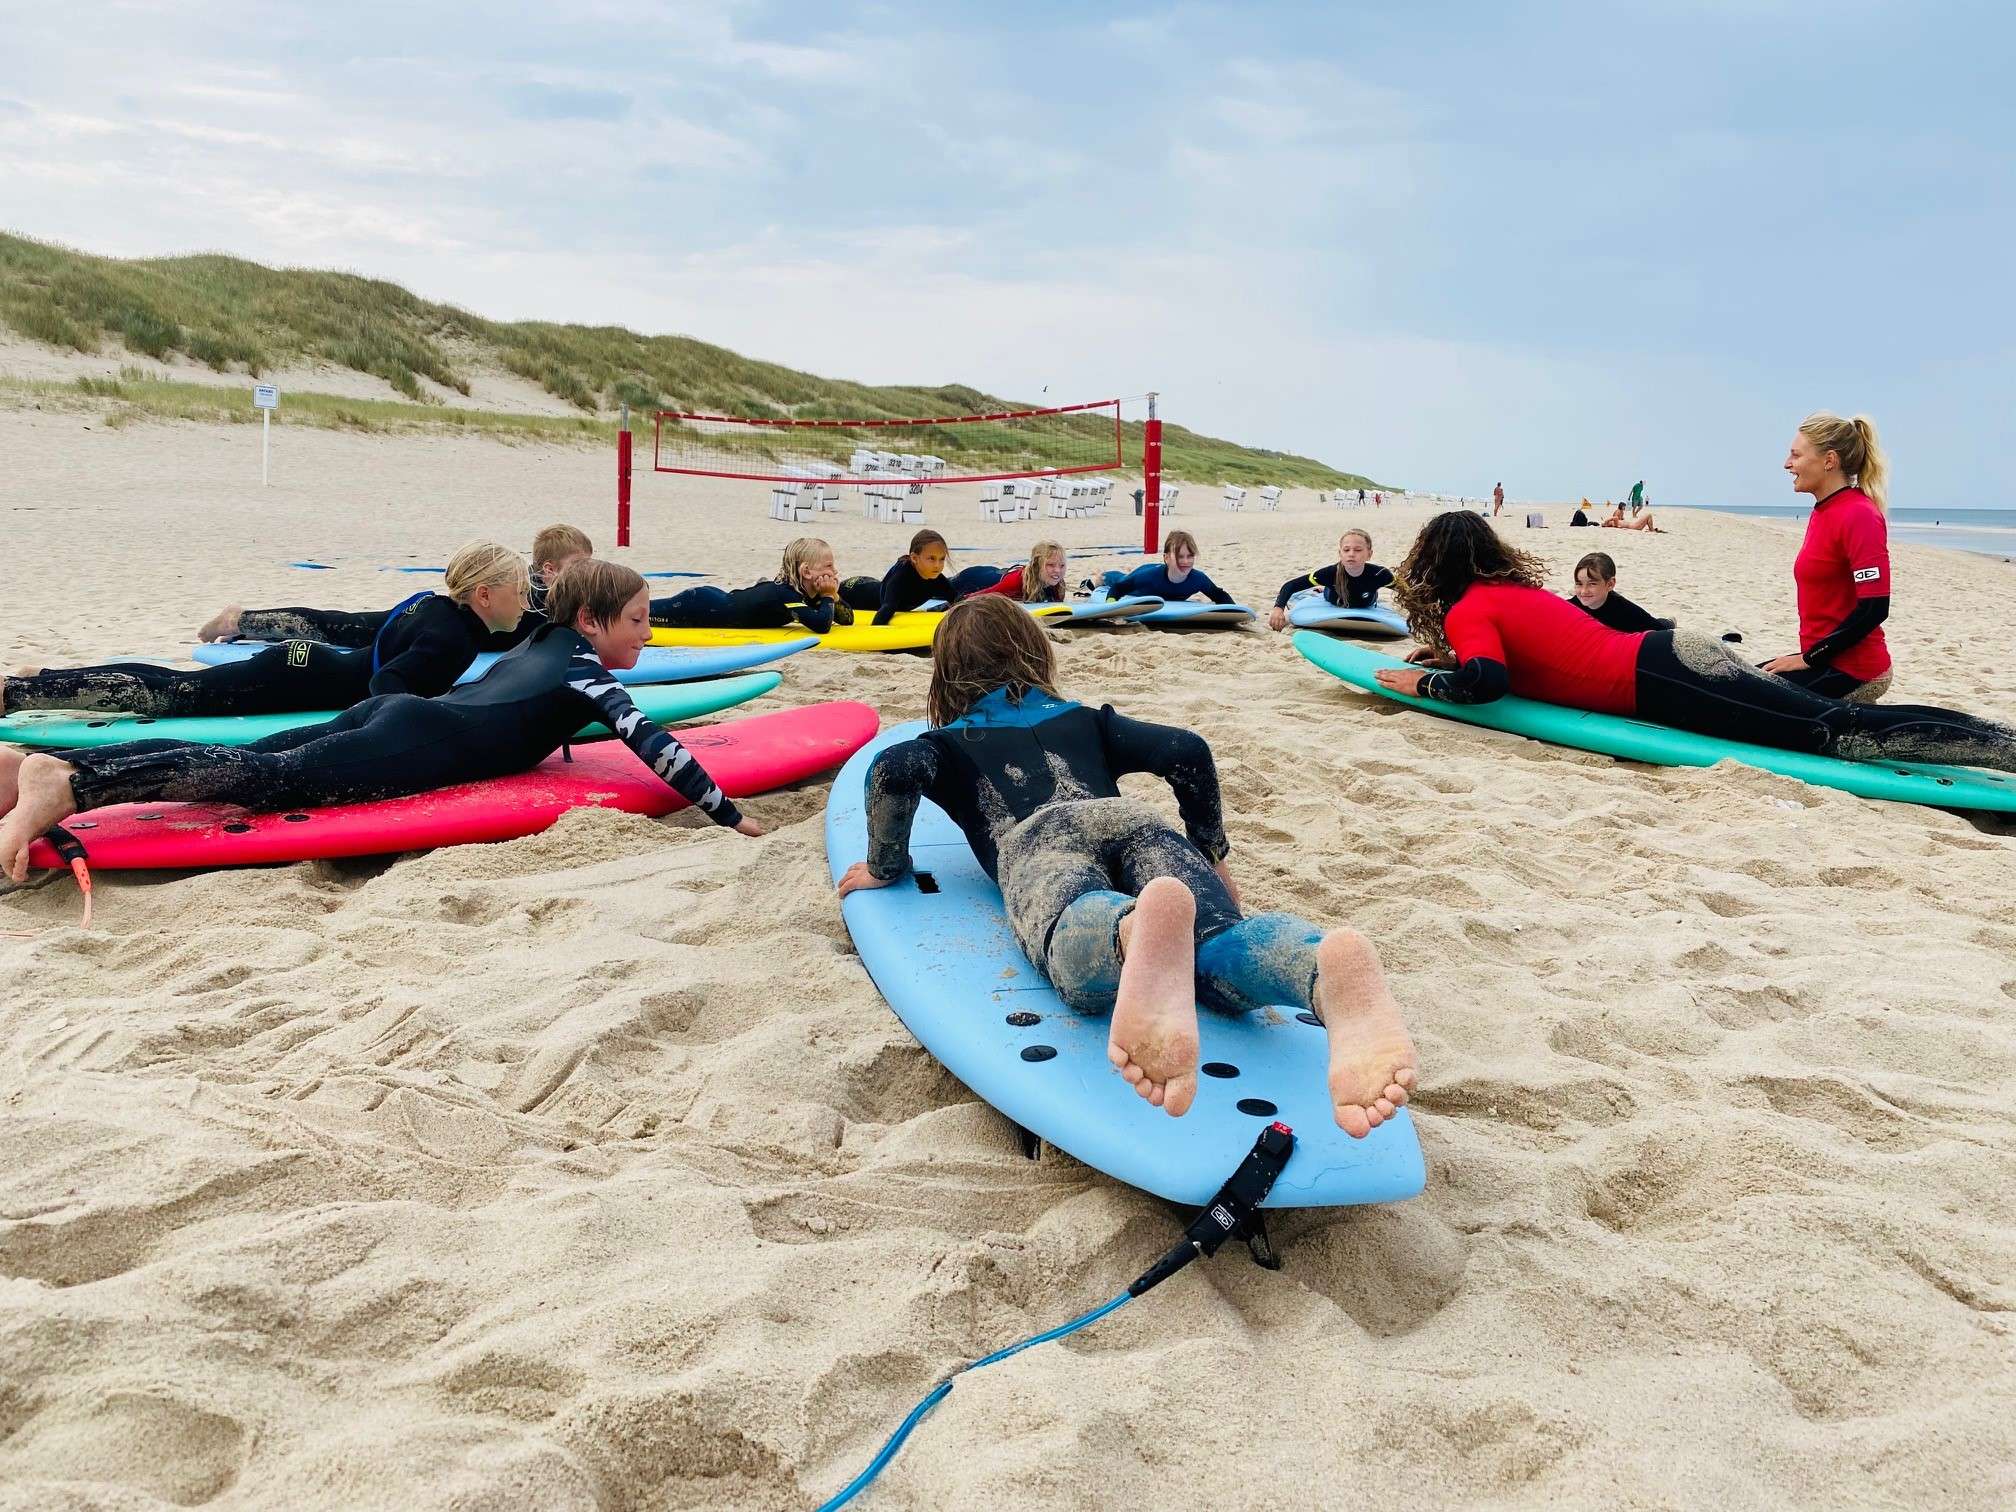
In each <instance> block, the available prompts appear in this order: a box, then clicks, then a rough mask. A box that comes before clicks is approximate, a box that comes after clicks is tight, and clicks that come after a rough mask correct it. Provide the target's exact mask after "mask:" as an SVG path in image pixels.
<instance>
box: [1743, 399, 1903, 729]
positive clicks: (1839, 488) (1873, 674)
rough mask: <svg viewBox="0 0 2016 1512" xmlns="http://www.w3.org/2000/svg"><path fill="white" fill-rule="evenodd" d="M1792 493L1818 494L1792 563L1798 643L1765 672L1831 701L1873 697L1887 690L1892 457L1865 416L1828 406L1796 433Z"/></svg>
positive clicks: (1788, 467) (1789, 463) (1790, 456)
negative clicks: (1836, 411)
mask: <svg viewBox="0 0 2016 1512" xmlns="http://www.w3.org/2000/svg"><path fill="white" fill-rule="evenodd" d="M1785 471H1787V472H1788V473H1790V474H1791V475H1792V488H1793V490H1794V492H1797V493H1803V494H1811V495H1812V496H1813V512H1812V514H1810V515H1808V516H1807V517H1806V536H1805V539H1804V540H1802V541H1801V542H1800V544H1799V554H1798V556H1796V557H1794V558H1793V560H1792V580H1793V583H1794V585H1795V586H1796V588H1797V590H1798V599H1799V650H1798V651H1796V652H1793V653H1791V654H1789V655H1786V656H1778V657H1773V658H1772V659H1771V660H1770V661H1767V662H1765V663H1764V670H1765V671H1766V672H1770V673H1774V674H1775V675H1777V676H1779V677H1782V678H1784V679H1786V680H1787V681H1788V682H1794V683H1797V684H1798V685H1799V686H1800V687H1802V688H1810V689H1811V690H1812V691H1813V692H1815V693H1824V694H1826V695H1828V696H1829V697H1830V698H1846V699H1851V700H1854V701H1855V702H1858V703H1860V702H1874V701H1875V700H1876V699H1878V698H1881V697H1882V696H1883V695H1884V694H1885V693H1886V692H1888V691H1889V688H1890V678H1891V667H1890V647H1889V645H1888V644H1887V643H1886V642H1885V640H1884V638H1883V628H1882V627H1883V622H1884V621H1885V620H1886V619H1888V618H1889V617H1890V533H1889V527H1888V521H1887V519H1886V505H1887V496H1888V485H1889V479H1890V465H1889V460H1888V459H1887V458H1886V457H1885V456H1884V455H1883V448H1882V446H1881V444H1880V443H1879V442H1878V441H1877V439H1876V425H1875V422H1874V421H1872V420H1871V419H1870V418H1869V417H1868V416H1867V415H1857V416H1856V417H1855V418H1854V419H1852V420H1843V419H1842V418H1841V417H1840V416H1839V415H1830V414H1828V413H1827V412H1826V411H1824V410H1822V411H1820V412H1819V413H1817V414H1812V415H1808V416H1807V417H1806V418H1805V419H1804V420H1802V421H1801V422H1800V424H1799V429H1798V430H1797V431H1796V432H1795V433H1794V434H1793V437H1792V447H1791V450H1790V451H1789V452H1788V453H1787V454H1786V457H1785Z"/></svg>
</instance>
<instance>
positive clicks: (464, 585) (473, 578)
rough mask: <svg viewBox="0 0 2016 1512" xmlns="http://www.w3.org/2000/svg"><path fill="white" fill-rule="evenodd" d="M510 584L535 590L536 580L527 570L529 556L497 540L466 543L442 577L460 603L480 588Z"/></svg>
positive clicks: (453, 597) (465, 601)
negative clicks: (526, 557)
mask: <svg viewBox="0 0 2016 1512" xmlns="http://www.w3.org/2000/svg"><path fill="white" fill-rule="evenodd" d="M510 583H516V584H517V585H518V586H519V588H520V589H521V590H523V591H525V592H530V591H531V585H532V580H531V575H530V574H529V573H527V572H526V570H525V559H524V558H523V557H521V556H519V555H518V553H517V552H515V551H513V550H512V549H511V548H510V547H508V546H499V545H498V544H497V543H496V542H495V541H474V542H471V543H470V544H469V545H467V546H464V547H463V548H462V549H461V550H460V551H458V552H456V553H455V555H453V556H452V557H450V558H449V559H448V570H447V571H446V572H445V573H443V574H442V580H441V585H442V586H443V587H444V588H446V589H447V590H448V597H450V598H451V599H453V600H455V602H456V603H458V604H467V603H468V602H469V595H470V594H472V593H474V592H475V591H476V590H477V589H478V588H502V587H504V586H506V585H507V584H510Z"/></svg>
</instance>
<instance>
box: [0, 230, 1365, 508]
mask: <svg viewBox="0 0 2016 1512" xmlns="http://www.w3.org/2000/svg"><path fill="white" fill-rule="evenodd" d="M0 324H5V325H7V326H11V327H12V328H13V329H14V330H16V331H18V332H20V333H21V334H23V335H25V336H28V337H31V338H33V339H35V340H37V341H42V342H46V343H49V344H50V345H53V346H60V347H69V348H73V349H75V350H77V351H81V352H95V351H98V350H99V349H100V345H101V343H103V342H105V341H107V340H114V339H116V340H118V341H120V342H122V343H123V344H124V345H125V346H126V348H127V349H128V350H130V351H133V352H137V353H142V354H145V355H146V356H149V357H154V358H158V359H168V358H171V357H181V358H186V359H187V360H189V361H192V362H197V363H201V364H204V365H206V366H208V367H210V368H212V369H214V370H216V371H218V372H240V371H242V372H245V373H247V374H259V373H263V372H267V371H270V370H271V369H273V368H276V367H279V366H282V365H284V364H287V363H290V362H299V361H322V362H327V363H330V364H332V365H334V366H337V367H344V368H351V369H354V370H355V371H357V372H360V373H367V374H370V375H371V376H373V377H376V378H380V379H383V380H384V381H385V382H386V383H388V384H389V385H391V387H392V388H393V389H394V390H396V391H397V392H398V393H400V394H403V395H405V396H406V401H405V402H402V401H398V400H390V399H387V400H358V399H344V398H340V397H338V396H334V395H327V394H300V393H291V392H290V393H289V395H288V396H287V404H288V407H289V408H288V418H289V420H290V421H292V422H294V423H302V422H304V421H305V422H306V423H309V424H318V425H341V426H352V427H356V428H360V429H385V430H391V429H411V428H415V427H426V428H440V429H444V430H453V431H466V432H471V433H486V434H504V435H517V436H522V437H524V438H526V439H532V438H535V437H536V438H539V439H559V438H566V437H576V438H580V439H583V440H586V439H589V438H600V437H605V436H607V435H608V434H609V433H610V432H611V430H612V429H613V416H614V412H615V411H616V409H617V407H618V406H619V405H623V404H628V405H629V406H630V407H631V408H632V409H633V410H637V411H649V410H653V409H679V410H686V411H695V412H702V413H708V414H722V415H734V416H739V417H744V418H765V419H807V420H810V419H842V418H845V419H859V420H870V419H891V420H901V419H917V418H923V417H929V416H942V415H958V414H987V413H993V412H998V411H1001V410H1011V409H1021V408H1026V407H1027V406H1026V405H1025V404H1022V403H1018V402H1016V401H1012V400H1006V399H1000V398H996V397H994V396H992V395H989V394H983V393H981V392H979V391H978V390H976V389H971V388H967V387H964V386H961V385H947V386H943V387H938V388H924V387H913V386H907V385H889V386H876V385H871V384H863V383H850V382H847V381H844V380H840V379H832V378H820V377H816V376H814V375H813V374H810V373H800V372H796V371H794V370H793V369H791V368H787V367H780V366H779V365H777V364H775V363H769V362H757V361H753V360H751V359H750V358H747V357H743V356H740V355H738V354H737V353H734V352H730V351H727V350H726V349H724V348H722V347H717V346H711V345H709V344H708V343H706V342H704V341H695V340H693V339H692V338H690V337H685V336H640V335H638V334H637V333H636V332H634V331H630V330H626V329H625V328H623V327H621V326H579V325H556V324H553V323H551V322H548V321H494V320H485V319H483V318H482V317H481V316H478V315H472V314H470V313H469V312H468V311H466V310H459V309H456V308H455V307H454V306H452V305H444V304H435V303H432V302H430V301H428V300H424V299H421V298H419V297H417V296H416V295H414V294H412V293H410V292H408V291H407V290H405V289H402V288H400V287H399V286H398V285H396V284H391V283H386V282H384V281H383V280H379V279H370V278H363V277H359V276H358V275H356V274H352V273H333V272H323V271H317V270H311V269H302V268H268V267H264V266H262V265H260V264H258V263H252V262H246V261H244V260H243V259H240V258H235V257H225V256H222V255H219V254H207V253H206V254H202V255H198V256H192V257H152V258H135V259H121V258H110V257H95V256H92V255H90V254H88V253H83V252H74V251H71V250H70V249H68V248H65V247H59V246H55V245H52V244H50V243H46V242H38V241H31V240H29V239H27V238H24V237H18V236H9V235H6V234H4V233H0ZM485 367H496V368H502V369H504V370H506V371H508V372H511V373H515V374H517V375H519V376H520V377H522V378H526V379H529V380H530V381H532V382H534V383H536V384H538V385H540V386H541V387H542V388H544V389H545V390H546V391H547V392H548V393H550V394H553V395H555V396H556V397H557V398H559V399H561V400H563V401H565V402H566V403H567V404H569V405H572V406H573V407H574V408H575V410H577V411H578V412H579V417H580V418H579V419H576V420H570V419H567V418H564V417H552V416H548V417H536V416H523V415H510V414H501V413H498V412H496V411H487V410H472V409H466V408H451V407H449V406H447V405H444V404H440V403H437V402H431V401H430V400H429V398H428V395H429V393H430V389H429V388H428V387H426V386H424V385H423V381H422V380H425V381H426V384H432V385H438V386H439V387H440V388H443V389H452V390H454V391H455V392H457V393H460V394H465V395H466V394H468V393H469V392H470V379H469V374H470V373H472V372H475V371H478V370H479V369H481V368H485ZM94 384H96V385H97V386H96V388H94V387H93V385H94ZM112 386H113V387H114V388H116V389H117V390H118V392H116V393H108V392H102V391H100V390H102V389H103V384H102V383H98V381H96V380H87V381H86V382H85V383H84V384H81V385H78V386H70V385H61V386H58V387H61V388H63V389H65V390H66V392H67V394H68V395H70V396H77V397H85V398H95V399H99V400H111V401H113V402H114V404H115V405H116V406H117V407H116V408H115V409H114V410H113V419H114V422H115V423H119V422H121V421H123V420H131V419H136V418H140V417H141V416H147V417H155V418H162V419H228V420H235V419H239V418H250V416H249V414H248V415H243V416H241V414H240V413H239V412H240V411H241V410H243V409H244V403H243V400H242V398H240V397H238V396H235V395H232V394H230V393H229V391H221V392H220V391H219V390H217V389H216V388H214V387H210V386H206V385H203V384H195V383H177V382H174V381H170V380H162V379H158V378H152V377H149V376H147V375H145V374H144V373H140V372H138V371H136V370H128V372H127V373H125V374H124V375H122V377H121V378H120V379H119V380H118V381H117V382H116V384H113V385H112ZM11 387H14V388H17V389H18V388H20V387H22V386H21V385H18V384H16V385H11ZM29 387H31V388H35V389H37V390H38V391H42V392H45V393H51V394H52V397H53V391H52V390H51V386H49V385H29ZM1110 428H1111V420H1110V418H1109V419H1106V420H1101V419H1099V418H1098V417H1096V416H1087V417H1085V418H1083V419H1081V420H1076V421H1072V422H1069V423H1059V422H1048V423H1046V425H1045V426H1044V427H1042V428H1040V430H1036V431H1032V432H1031V433H1029V434H1025V435H1021V436H1017V437H1015V438H1014V445H1015V447H1016V449H1017V453H1018V455H1021V456H1027V455H1029V454H1030V453H1031V452H1032V451H1033V452H1034V453H1036V454H1037V455H1039V456H1042V457H1045V458H1047V459H1048V460H1050V461H1051V462H1053V463H1054V462H1058V461H1062V460H1065V459H1066V458H1067V455H1068V456H1069V457H1079V456H1083V455H1085V454H1086V448H1087V446H1088V445H1096V444H1097V443H1098V441H1099V440H1100V439H1101V436H1102V432H1103V433H1104V434H1105V435H1110ZM799 434H800V438H801V439H802V435H803V433H799ZM893 434H894V435H898V436H900V437H901V441H900V444H896V443H895V442H894V441H893V440H892V433H888V432H879V431H862V432H849V431H839V430H836V431H834V432H831V433H830V434H828V433H822V434H821V436H820V440H821V442H822V443H823V444H824V445H825V446H826V447H828V448H830V450H829V451H828V454H829V455H830V456H832V457H833V458H834V459H835V460H844V458H845V457H846V454H847V452H848V451H849V450H850V449H851V448H852V447H853V446H855V445H859V444H867V445H871V446H880V447H882V448H883V449H885V450H902V451H907V452H931V453H935V454H936V455H938V456H941V457H943V458H945V459H946V460H947V462H949V463H952V464H954V465H955V466H964V465H977V464H982V463H985V462H986V461H987V460H988V458H989V455H990V451H991V452H992V453H994V454H996V455H1000V454H1001V453H1000V448H1001V446H1002V443H1003V440H1004V437H1003V435H1002V433H1001V431H1000V430H999V429H998V428H996V427H988V426H946V427H919V428H918V429H916V430H904V431H900V432H896V433H893ZM1121 454H1122V456H1123V457H1124V458H1126V459H1127V466H1128V467H1129V468H1130V469H1134V468H1138V466H1139V462H1138V459H1139V457H1140V455H1141V427H1140V424H1139V422H1138V421H1134V422H1130V423H1129V424H1127V425H1126V426H1125V427H1124V434H1123V438H1122V448H1121ZM1163 469H1164V471H1165V472H1166V473H1167V474H1168V475H1169V476H1170V477H1172V478H1188V479H1193V480H1196V481H1197V482H1200V483H1211V482H1216V481H1218V480H1220V479H1222V480H1224V481H1226V482H1231V483H1245V484H1264V483H1279V484H1283V485H1291V486H1292V485H1301V486H1305V487H1312V488H1338V487H1356V486H1359V485H1363V486H1365V487H1368V488H1370V487H1377V486H1381V485H1377V484H1374V483H1373V482H1372V481H1371V480H1370V479H1368V478H1362V477H1359V476H1358V475H1356V474H1354V473H1347V472H1342V471H1339V470H1338V469H1336V468H1332V467H1328V466H1325V465H1324V464H1323V463H1321V462H1317V461H1314V460H1312V459H1310V458H1307V457H1298V456H1293V455H1290V454H1287V453H1283V452H1271V451H1259V450H1254V449H1252V448H1248V447H1242V446H1237V445H1234V444H1233V443H1231V442H1229V441H1222V440H1218V439H1215V438H1213V437H1209V436H1200V435H1198V434H1196V433H1195V432H1193V431H1190V430H1186V429H1184V428H1183V427H1181V426H1177V425H1167V426H1165V427H1164V431H1163Z"/></svg>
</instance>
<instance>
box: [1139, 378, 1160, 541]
mask: <svg viewBox="0 0 2016 1512" xmlns="http://www.w3.org/2000/svg"><path fill="white" fill-rule="evenodd" d="M1141 490H1142V498H1143V499H1144V500H1146V502H1145V503H1144V504H1143V505H1142V506H1141V550H1142V552H1143V553H1145V554H1146V555H1148V556H1151V557H1152V556H1160V555H1161V554H1162V420H1161V417H1160V416H1158V415H1157V414H1156V413H1155V396H1154V395H1153V394H1152V393H1151V394H1150V395H1149V396H1148V422H1147V424H1145V425H1143V426H1142V427H1141Z"/></svg>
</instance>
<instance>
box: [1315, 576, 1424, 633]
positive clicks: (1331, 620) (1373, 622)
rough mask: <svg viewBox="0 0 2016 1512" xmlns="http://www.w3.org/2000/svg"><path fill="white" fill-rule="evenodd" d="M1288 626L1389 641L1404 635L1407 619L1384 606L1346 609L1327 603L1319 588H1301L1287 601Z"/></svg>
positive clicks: (1396, 611)
mask: <svg viewBox="0 0 2016 1512" xmlns="http://www.w3.org/2000/svg"><path fill="white" fill-rule="evenodd" d="M1288 623H1289V624H1291V625H1293V626H1295V627H1296V628H1297V629H1300V630H1327V631H1329V632H1330V633H1331V634H1332V635H1359V636H1364V637H1366V638H1367V639H1371V640H1393V639H1396V638H1400V637H1404V636H1405V635H1407V633H1408V630H1407V616H1406V615H1404V614H1402V613H1400V612H1399V611H1398V610H1397V609H1388V608H1387V607H1386V606H1385V605H1384V604H1373V605H1371V606H1369V607H1368V608H1364V609H1346V608H1343V607H1341V606H1339V605H1337V604H1332V603H1327V602H1325V600H1324V598H1323V590H1322V589H1320V588H1304V589H1303V590H1302V591H1301V592H1300V593H1296V594H1291V595H1290V596H1289V599H1288Z"/></svg>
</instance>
